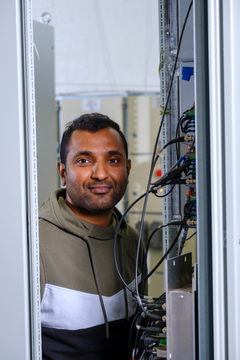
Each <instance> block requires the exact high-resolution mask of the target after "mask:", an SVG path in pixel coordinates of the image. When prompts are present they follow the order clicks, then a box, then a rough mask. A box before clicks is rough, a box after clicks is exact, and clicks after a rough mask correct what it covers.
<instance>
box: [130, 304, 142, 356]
mask: <svg viewBox="0 0 240 360" xmlns="http://www.w3.org/2000/svg"><path fill="white" fill-rule="evenodd" d="M141 314H142V310H141V311H139V312H138V313H137V314H136V315H135V317H134V319H133V321H132V323H131V326H130V330H129V360H132V344H131V341H132V333H133V326H134V324H135V322H136V321H137V319H138V317H139V316H140V315H141ZM136 342H137V340H136V338H135V346H134V347H136Z"/></svg>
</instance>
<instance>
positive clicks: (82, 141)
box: [59, 128, 131, 215]
mask: <svg viewBox="0 0 240 360" xmlns="http://www.w3.org/2000/svg"><path fill="white" fill-rule="evenodd" d="M68 149H69V152H68V155H67V161H66V167H65V166H64V165H63V164H62V163H59V173H60V176H61V178H62V185H63V186H64V185H66V189H67V191H66V193H67V195H66V196H67V197H66V200H67V201H68V203H69V204H70V205H72V206H73V207H74V208H75V209H76V210H77V212H78V214H79V215H81V212H82V213H84V212H86V211H88V212H92V213H103V212H105V211H109V210H111V209H113V207H114V206H115V205H116V204H117V203H118V202H119V201H120V200H121V198H122V197H123V195H124V193H125V190H126V186H127V183H128V175H129V171H130V167H131V164H130V160H127V159H126V153H125V150H124V146H123V141H122V138H121V136H120V134H119V133H118V132H117V131H116V130H114V129H112V128H106V129H102V130H99V131H98V132H96V133H92V132H89V131H82V130H76V131H74V132H73V133H72V136H71V138H70V141H69V145H68Z"/></svg>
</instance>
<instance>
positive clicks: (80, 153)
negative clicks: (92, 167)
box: [73, 150, 93, 158]
mask: <svg viewBox="0 0 240 360" xmlns="http://www.w3.org/2000/svg"><path fill="white" fill-rule="evenodd" d="M92 154H93V153H92V152H91V151H88V150H84V151H78V152H77V153H76V154H74V155H73V157H74V158H75V157H78V156H91V155H92Z"/></svg>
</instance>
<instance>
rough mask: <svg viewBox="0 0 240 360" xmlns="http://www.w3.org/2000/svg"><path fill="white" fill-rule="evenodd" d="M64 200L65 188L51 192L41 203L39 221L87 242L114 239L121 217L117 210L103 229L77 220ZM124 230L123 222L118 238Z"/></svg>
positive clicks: (125, 224) (125, 228) (125, 226)
mask: <svg viewBox="0 0 240 360" xmlns="http://www.w3.org/2000/svg"><path fill="white" fill-rule="evenodd" d="M65 199H66V189H65V188H62V189H58V190H55V191H53V192H52V194H51V196H50V197H49V198H48V199H46V200H45V201H44V202H43V204H42V206H41V208H40V210H39V219H43V220H45V221H48V222H49V223H52V224H53V225H55V226H57V227H59V228H60V229H62V230H64V231H67V232H69V233H72V234H74V235H76V236H78V237H81V238H82V239H83V240H87V239H88V238H89V237H92V238H97V239H99V240H108V239H112V238H113V237H114V234H115V232H116V228H117V225H118V222H119V220H120V218H121V217H122V215H121V212H120V211H119V210H118V209H117V208H114V210H113V214H112V219H111V224H110V225H109V226H108V227H105V228H103V227H99V226H97V225H93V224H91V223H89V222H87V221H84V220H82V219H79V218H78V217H77V216H76V215H75V214H74V213H73V211H72V210H71V209H70V207H69V206H68V205H67V203H66V201H65ZM63 214H64V215H63ZM99 229H101V231H99ZM126 230H127V223H126V221H125V220H123V222H122V224H121V228H120V231H119V236H123V233H124V232H125V231H126Z"/></svg>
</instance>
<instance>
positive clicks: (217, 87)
mask: <svg viewBox="0 0 240 360" xmlns="http://www.w3.org/2000/svg"><path fill="white" fill-rule="evenodd" d="M221 12H222V9H221V1H219V0H211V1H210V2H208V23H209V36H208V41H209V94H210V134H211V135H210V144H211V160H212V161H211V205H212V248H213V251H212V269H213V272H212V273H213V279H214V281H213V303H214V307H213V325H214V326H213V329H214V358H215V359H217V360H224V359H226V343H227V341H226V325H225V316H224V315H225V309H226V306H225V299H224V292H225V283H224V271H225V266H224V248H223V234H224V197H223V195H224V151H225V149H224V141H223V134H224V127H223V104H224V98H223V64H222V19H221Z"/></svg>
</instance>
